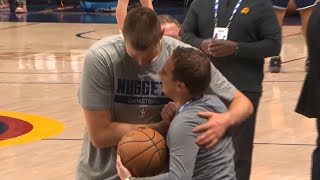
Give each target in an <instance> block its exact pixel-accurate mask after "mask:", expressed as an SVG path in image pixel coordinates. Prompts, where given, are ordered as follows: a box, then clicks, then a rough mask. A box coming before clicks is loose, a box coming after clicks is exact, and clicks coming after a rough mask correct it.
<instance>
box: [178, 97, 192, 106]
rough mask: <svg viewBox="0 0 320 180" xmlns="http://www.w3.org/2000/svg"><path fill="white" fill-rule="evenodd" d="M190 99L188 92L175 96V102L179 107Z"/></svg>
mask: <svg viewBox="0 0 320 180" xmlns="http://www.w3.org/2000/svg"><path fill="white" fill-rule="evenodd" d="M190 100H192V96H191V95H190V94H181V95H180V96H179V97H177V99H176V100H175V103H176V104H177V106H178V107H181V106H182V105H184V104H185V103H187V102H188V101H190Z"/></svg>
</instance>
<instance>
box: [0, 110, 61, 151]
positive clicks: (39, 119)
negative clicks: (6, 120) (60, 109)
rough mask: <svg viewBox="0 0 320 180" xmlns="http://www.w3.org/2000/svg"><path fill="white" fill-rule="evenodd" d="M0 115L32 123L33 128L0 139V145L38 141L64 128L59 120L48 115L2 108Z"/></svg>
mask: <svg viewBox="0 0 320 180" xmlns="http://www.w3.org/2000/svg"><path fill="white" fill-rule="evenodd" d="M0 115H1V116H7V117H11V118H16V119H20V120H23V121H26V122H29V123H30V124H32V125H33V129H32V130H31V131H30V132H28V133H26V134H24V135H21V136H18V137H15V138H11V139H7V140H2V141H0V146H9V145H15V144H23V143H27V142H33V141H38V140H41V139H44V138H48V137H51V136H54V135H57V134H58V133H60V132H61V131H63V129H64V125H63V124H62V123H61V122H59V121H57V120H54V119H51V118H48V117H43V116H38V115H33V114H25V113H19V112H12V111H3V110H0Z"/></svg>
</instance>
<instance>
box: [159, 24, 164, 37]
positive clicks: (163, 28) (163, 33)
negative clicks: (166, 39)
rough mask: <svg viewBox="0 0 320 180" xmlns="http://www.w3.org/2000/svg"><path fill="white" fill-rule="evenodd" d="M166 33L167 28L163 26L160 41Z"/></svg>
mask: <svg viewBox="0 0 320 180" xmlns="http://www.w3.org/2000/svg"><path fill="white" fill-rule="evenodd" d="M164 31H165V28H164V27H163V26H161V38H160V39H162V37H163V35H164Z"/></svg>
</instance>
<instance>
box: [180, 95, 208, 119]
mask: <svg viewBox="0 0 320 180" xmlns="http://www.w3.org/2000/svg"><path fill="white" fill-rule="evenodd" d="M202 97H203V95H200V96H196V97H194V98H192V99H191V100H189V101H188V102H186V103H184V104H183V105H182V106H181V107H180V108H179V109H178V111H177V113H176V115H177V114H179V113H180V112H181V111H182V110H183V109H184V108H186V107H187V106H188V105H189V104H190V103H191V102H192V101H195V100H198V99H201V98H202Z"/></svg>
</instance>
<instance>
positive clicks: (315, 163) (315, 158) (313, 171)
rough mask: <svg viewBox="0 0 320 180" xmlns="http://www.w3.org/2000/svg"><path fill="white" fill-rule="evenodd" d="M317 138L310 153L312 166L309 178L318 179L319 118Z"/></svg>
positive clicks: (319, 177) (319, 170)
mask: <svg viewBox="0 0 320 180" xmlns="http://www.w3.org/2000/svg"><path fill="white" fill-rule="evenodd" d="M317 129H318V139H317V145H316V149H315V150H314V151H313V154H312V168H311V179H312V180H319V179H320V118H319V119H317Z"/></svg>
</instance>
